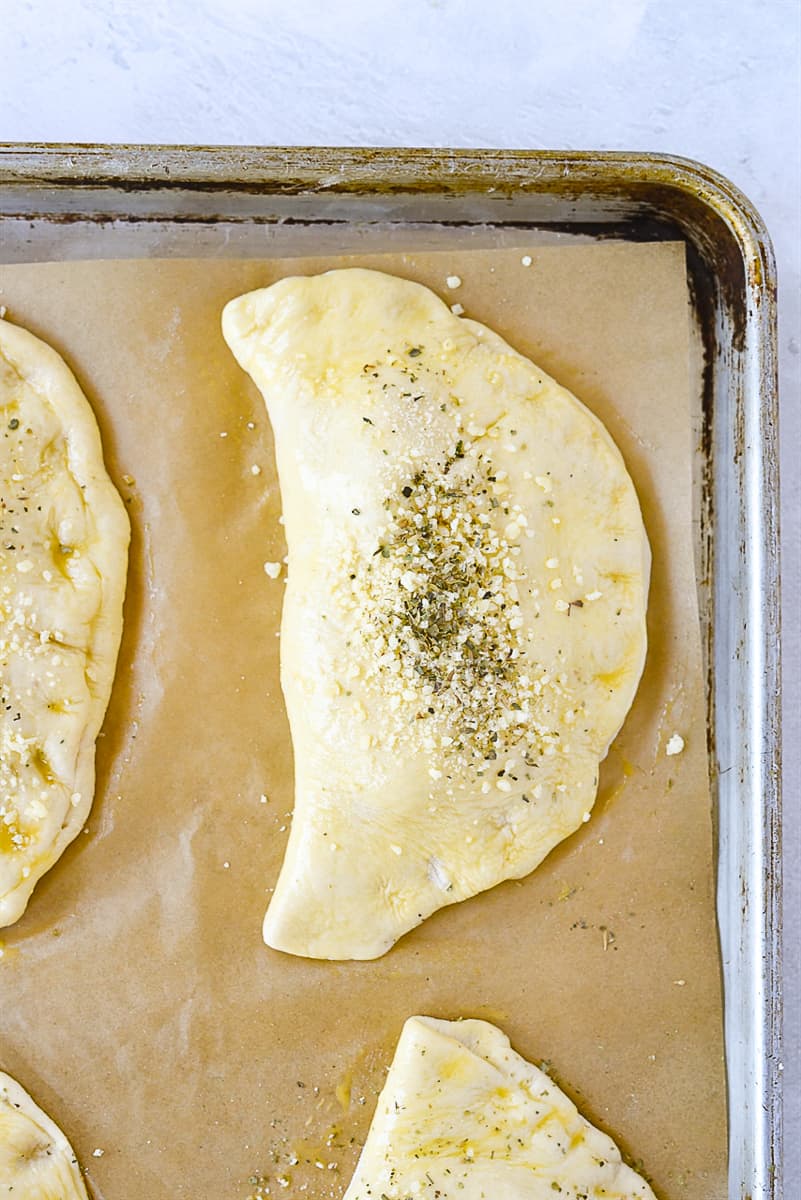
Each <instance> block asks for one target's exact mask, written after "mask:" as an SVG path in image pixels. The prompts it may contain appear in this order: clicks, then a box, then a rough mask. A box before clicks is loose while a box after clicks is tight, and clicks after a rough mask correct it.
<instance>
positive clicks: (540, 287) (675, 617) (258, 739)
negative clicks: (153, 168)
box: [0, 244, 726, 1200]
mask: <svg viewBox="0 0 801 1200" xmlns="http://www.w3.org/2000/svg"><path fill="white" fill-rule="evenodd" d="M523 253H530V255H531V257H532V260H533V262H532V265H531V266H530V267H524V266H523V265H522V263H521V255H522V254H523ZM683 254H684V251H683V247H682V246H677V245H669V244H660V245H625V244H609V245H595V246H572V247H544V248H536V247H531V248H530V249H527V248H525V247H523V248H521V249H520V250H519V251H513V252H512V251H492V252H479V251H470V252H458V251H454V250H449V251H448V252H447V254H444V255H436V254H433V253H430V252H427V253H425V254H419V255H414V254H410V255H407V256H403V255H398V254H396V255H393V256H391V257H389V258H380V257H377V256H360V257H358V258H353V259H350V260H348V261H349V262H358V263H360V264H365V265H380V266H382V267H384V268H385V269H389V270H395V271H396V272H397V273H399V274H403V275H406V276H408V277H411V278H416V279H419V280H420V281H421V282H424V283H427V284H429V285H430V286H433V287H434V288H435V289H436V290H438V291H439V292H440V294H443V295H447V296H448V297H449V299H451V300H455V299H458V300H459V302H460V303H462V304H463V305H464V307H465V309H466V311H467V314H468V315H469V316H471V317H476V318H478V319H479V320H483V321H486V322H487V323H488V324H490V325H492V326H493V327H494V328H496V329H497V330H498V331H499V332H500V333H502V334H503V335H504V336H506V337H507V338H508V339H509V340H510V341H511V342H512V344H513V345H515V346H516V347H517V348H518V349H520V350H522V351H523V352H524V353H528V354H530V355H531V356H532V357H534V358H535V359H536V360H537V361H538V362H540V363H541V364H542V366H543V367H545V369H546V370H548V371H550V372H551V373H552V374H553V375H555V376H556V378H557V379H559V381H560V382H562V383H564V384H566V385H567V386H568V387H570V388H572V389H573V390H574V391H575V392H576V393H577V394H578V395H579V396H580V397H581V398H582V399H583V400H584V401H585V402H586V403H587V404H588V405H589V407H590V408H591V409H592V410H593V411H595V412H596V413H597V414H598V415H599V416H600V417H601V418H602V419H603V420H604V421H605V422H606V424H607V426H608V427H609V429H610V431H611V432H612V434H613V436H614V437H615V438H616V440H617V442H618V444H619V445H620V447H621V449H622V451H623V453H624V456H625V457H626V460H627V463H628V465H629V468H630V470H631V472H632V474H633V476H634V479H635V482H636V484H637V487H638V491H639V494H640V497H641V500H642V503H643V510H644V514H645V520H646V525H647V527H648V531H649V536H650V538H651V543H652V548H653V551H654V572H653V581H652V592H651V607H650V613H649V629H650V639H651V643H650V651H649V658H648V664H647V667H646V673H645V677H644V680H643V684H642V686H641V689H640V692H639V694H638V697H637V700H636V702H635V705H634V708H633V710H632V713H631V715H630V717H629V720H628V721H627V723H626V726H625V727H624V730H623V732H622V733H621V735H620V737H619V738H618V739H617V741H616V743H615V745H614V747H613V749H612V751H611V752H610V755H609V758H608V760H607V762H606V764H605V765H604V768H603V771H602V777H601V778H602V783H601V793H600V798H599V802H598V804H597V806H596V809H595V812H594V815H593V819H592V821H591V822H590V823H589V824H588V825H587V826H586V827H584V828H583V829H582V830H581V831H579V833H577V834H576V835H575V836H574V837H573V838H571V839H569V841H568V842H567V843H565V844H563V845H562V846H561V847H559V848H558V849H557V850H556V851H555V852H554V853H553V854H552V855H551V856H550V857H549V859H548V860H547V861H546V863H545V864H543V866H542V867H540V868H539V869H538V870H537V871H536V872H535V873H534V874H533V875H532V876H530V877H529V878H528V879H527V880H524V881H522V882H521V883H510V884H506V885H503V886H502V887H500V888H497V889H495V890H494V891H492V892H490V893H486V894H485V895H483V896H481V897H477V898H476V899H474V900H472V901H469V902H467V903H465V904H463V905H460V906H456V907H455V908H453V909H447V910H444V911H443V912H441V913H439V914H437V915H436V916H435V917H433V918H431V919H430V920H429V921H428V922H426V923H425V924H424V925H423V926H422V927H421V928H420V929H419V930H417V931H415V932H414V933H412V934H410V935H409V936H407V937H406V938H405V939H404V940H403V941H402V942H401V943H400V944H399V945H398V946H397V947H396V948H395V949H394V950H393V951H392V952H391V953H390V954H389V955H387V956H386V957H385V958H384V959H381V960H379V961H377V962H373V963H348V964H329V963H311V962H304V961H301V960H294V959H290V958H287V957H285V956H282V955H280V954H277V953H276V952H274V951H271V950H268V949H267V948H266V947H264V946H263V945H262V943H261V939H260V923H261V917H262V914H263V909H264V905H265V903H266V900H267V898H268V889H269V887H270V885H271V883H272V882H273V881H274V879H275V877H276V874H277V871H278V866H279V864H280V859H281V855H282V851H283V846H284V842H285V838H286V827H287V826H288V824H289V812H290V809H291V753H290V747H289V743H288V736H287V728H286V723H285V718H284V714H283V707H282V704H281V697H280V689H279V687H278V639H277V638H276V637H275V633H276V631H277V628H278V616H279V609H280V602H281V596H282V589H283V584H281V583H280V582H273V581H271V580H270V579H268V578H267V576H266V575H265V574H264V571H263V569H262V564H263V562H264V561H265V560H274V559H280V558H281V557H282V555H283V553H284V549H283V544H282V538H281V529H280V526H279V525H278V522H277V517H278V514H279V512H280V504H279V498H278V493H277V486H276V481H275V477H274V468H273V462H272V448H271V439H270V432H269V425H268V423H267V421H266V418H265V416H264V413H263V407H262V404H261V401H260V399H259V397H258V396H257V394H256V393H255V391H254V390H253V388H252V385H251V384H250V383H249V381H248V380H247V379H246V378H245V377H244V376H243V375H242V373H241V372H240V371H239V369H238V368H237V367H236V364H235V363H234V362H233V359H232V357H231V356H230V354H229V352H228V351H227V349H226V347H225V346H224V343H223V342H222V338H221V336H220V333H219V313H220V310H221V308H222V306H223V304H224V302H225V301H226V300H227V299H229V298H230V297H231V296H233V295H236V294H237V293H238V292H239V291H242V290H246V289H248V288H252V287H255V286H259V285H261V284H264V283H267V282H270V281H272V280H273V279H275V278H278V277H279V276H280V275H283V274H287V273H290V272H293V271H301V272H307V271H311V270H318V269H324V268H325V267H328V266H331V265H334V263H335V262H336V261H337V260H332V259H327V260H323V259H317V260H298V259H296V260H290V261H283V262H282V261H278V260H272V261H269V262H261V263H260V262H254V261H252V260H250V261H246V262H243V261H222V260H215V261H208V260H204V261H203V262H186V261H183V262H125V263H102V262H101V263H70V264H49V265H37V266H22V267H20V266H16V267H2V268H0V303H3V304H5V305H7V306H8V309H9V317H10V318H11V319H13V320H18V321H19V322H20V323H22V324H25V325H27V326H28V327H29V328H31V329H33V330H34V332H37V333H39V334H40V335H41V336H43V337H45V338H46V339H47V340H48V341H50V342H51V344H53V345H54V346H56V348H57V349H59V350H60V351H61V352H62V353H64V355H65V357H66V358H67V361H68V362H69V363H70V364H71V366H72V367H73V368H74V369H75V371H76V373H77V374H78V377H79V379H80V381H81V382H82V384H83V386H84V387H85V388H86V390H87V394H88V395H89V397H90V399H91V400H92V402H93V405H94V407H95V411H96V413H97V415H98V419H99V421H100V424H101V428H102V432H103V435H104V444H105V447H106V456H107V461H108V463H109V466H110V469H111V471H112V474H113V476H114V478H115V479H116V481H117V482H118V484H119V486H120V490H121V492H122V494H123V496H124V497H125V499H126V501H127V502H128V507H129V511H130V513H131V519H132V523H133V526H134V540H133V545H132V559H131V576H130V583H129V594H128V600H127V603H126V628H125V634H124V639H123V647H122V652H121V658H120V666H119V670H118V677H117V682H116V685H115V690H114V695H113V698H112V703H111V707H110V710H109V716H108V720H107V722H106V727H105V734H104V736H103V737H102V738H101V740H100V742H99V743H98V793H97V799H96V802H95V807H94V810H93V814H92V817H91V819H90V822H89V825H88V827H87V832H86V833H85V834H83V835H81V836H80V837H79V839H78V842H77V843H76V845H74V846H73V847H72V848H71V850H70V851H68V853H67V854H66V855H65V856H64V858H63V859H62V861H61V863H60V864H59V865H58V866H57V867H56V868H55V869H54V870H53V871H52V872H51V873H50V875H49V876H48V877H47V878H46V879H45V880H44V881H43V882H42V883H41V884H40V885H39V886H38V888H37V891H36V893H35V895H34V899H33V901H32V903H31V906H30V909H29V912H28V914H27V915H26V917H25V918H24V919H23V920H22V921H21V922H20V923H19V925H18V926H16V927H15V928H14V929H12V930H9V931H6V932H5V933H4V935H3V940H4V942H5V953H4V957H3V958H2V960H0V1011H1V1012H2V1014H3V1021H2V1025H3V1029H2V1034H1V1035H0V1038H1V1039H2V1040H1V1041H0V1063H1V1064H2V1066H3V1067H4V1068H5V1069H7V1070H9V1071H10V1072H11V1073H12V1074H15V1075H17V1076H18V1077H19V1078H20V1080H21V1082H23V1083H24V1084H25V1085H26V1086H27V1087H28V1088H29V1089H30V1090H31V1091H32V1092H33V1093H34V1095H35V1096H36V1098H37V1099H38V1101H39V1102H40V1103H42V1104H43V1105H44V1106H45V1107H46V1108H48V1110H49V1111H50V1112H51V1113H52V1114H53V1116H54V1117H56V1118H57V1119H58V1120H59V1121H60V1122H61V1123H62V1125H63V1126H64V1128H65V1129H66V1130H67V1131H68V1133H69V1134H70V1136H71V1137H72V1140H73V1144H74V1145H75V1148H76V1150H77V1152H78V1154H79V1157H80V1158H81V1161H82V1162H83V1164H84V1166H85V1167H86V1168H87V1172H88V1177H89V1181H90V1184H91V1186H92V1187H93V1188H94V1190H95V1194H96V1196H98V1197H102V1198H103V1200H123V1198H126V1200H127V1198H128V1197H130V1196H134V1195H147V1196H148V1197H151V1198H152V1200H166V1198H167V1197H170V1198H173V1197H182V1196H186V1197H189V1196H194V1195H198V1196H204V1197H205V1196H209V1197H211V1196H214V1197H215V1198H218V1197H219V1198H221V1200H223V1198H225V1200H227V1198H228V1197H231V1198H232V1200H240V1198H242V1197H245V1196H247V1195H249V1194H251V1193H253V1192H254V1190H256V1191H258V1186H257V1185H255V1184H251V1183H249V1182H248V1180H249V1178H260V1179H262V1180H263V1181H264V1185H263V1187H262V1189H261V1190H262V1191H263V1192H264V1194H268V1193H267V1192H266V1191H264V1189H265V1188H267V1187H269V1188H270V1189H271V1191H270V1192H269V1194H270V1195H277V1194H288V1195H294V1194H296V1193H297V1194H299V1195H304V1196H309V1197H310V1198H311V1200H322V1198H323V1197H329V1196H330V1197H339V1196H341V1194H342V1192H343V1191H344V1188H345V1186H346V1183H347V1180H348V1178H349V1173H350V1169H351V1166H352V1163H353V1161H354V1160H355V1156H356V1153H357V1150H358V1146H359V1144H360V1143H361V1141H362V1140H363V1136H364V1133H365V1131H366V1127H367V1124H368V1123H369V1118H370V1115H371V1112H372V1108H373V1101H374V1096H375V1093H376V1091H377V1089H378V1088H379V1087H380V1085H381V1082H382V1080H383V1075H384V1068H385V1066H386V1065H387V1063H388V1062H389V1059H390V1057H391V1054H392V1049H393V1047H394V1043H395V1040H396V1038H397V1035H398V1032H399V1030H400V1026H401V1024H402V1022H403V1020H404V1019H405V1017H406V1016H408V1015H409V1014H411V1013H413V1012H427V1013H432V1014H435V1015H440V1016H446V1017H454V1016H460V1015H463V1016H467V1015H476V1016H482V1015H483V1016H486V1017H488V1018H489V1019H493V1020H496V1021H497V1023H499V1024H500V1025H502V1027H503V1028H504V1029H505V1030H506V1032H508V1033H509V1034H510V1036H511V1037H512V1040H513V1042H514V1044H515V1046H516V1048H517V1049H518V1050H519V1051H520V1052H521V1053H523V1054H524V1055H526V1056H527V1057H529V1058H531V1059H533V1060H534V1061H542V1060H547V1061H549V1062H550V1063H552V1064H553V1066H552V1070H553V1072H554V1074H555V1076H556V1077H557V1078H558V1079H559V1081H560V1082H563V1083H564V1085H565V1086H566V1088H567V1090H568V1091H569V1092H570V1094H571V1095H572V1096H573V1097H574V1098H575V1099H576V1101H577V1102H578V1103H579V1105H580V1107H581V1108H582V1111H583V1112H584V1113H585V1114H586V1115H587V1116H588V1117H589V1118H590V1119H592V1120H594V1121H596V1122H597V1123H599V1124H601V1125H602V1126H604V1127H605V1128H606V1129H608V1131H609V1132H610V1133H611V1134H612V1135H613V1136H614V1137H615V1138H616V1139H617V1140H618V1141H619V1143H620V1144H621V1145H622V1147H623V1148H624V1149H625V1150H626V1151H627V1152H628V1153H629V1154H630V1155H631V1157H632V1159H633V1160H634V1161H635V1162H638V1161H641V1162H642V1164H643V1166H644V1169H645V1171H646V1172H647V1173H648V1174H649V1176H650V1177H651V1178H652V1179H653V1181H654V1185H655V1187H656V1190H657V1192H658V1193H659V1194H660V1195H662V1196H664V1197H671V1198H672V1197H682V1198H687V1200H702V1198H703V1200H715V1198H716V1197H723V1196H724V1195H725V1192H726V1185H725V1176H726V1166H725V1163H726V1147H725V1108H724V1077H723V1043H722V1014H721V997H720V983H719V956H718V950H717V936H716V929H715V923H714V875H713V847H712V834H711V821H710V806H709V795H708V785H707V780H706V744H705V721H704V712H705V710H704V698H703V678H702V672H701V663H700V639H699V635H698V621H697V610H696V600H695V584H694V575H693V539H692V527H691V498H690V464H691V458H692V451H693V447H692V444H691V437H690V418H689V386H688V321H687V291H686V283H685V272H684V262H683ZM338 261H339V262H341V261H342V260H338ZM452 274H458V275H459V276H461V278H462V280H463V284H462V287H461V288H459V289H458V292H457V293H449V292H448V289H447V288H446V286H445V279H446V277H447V276H448V275H452ZM250 425H252V426H253V428H250ZM222 434H225V435H226V436H224V437H223V436H221V435H222ZM254 465H256V466H260V467H261V468H262V473H261V474H260V475H253V474H252V472H251V467H252V466H254ZM126 478H127V479H128V480H131V481H132V482H130V483H129V482H125V480H126ZM674 731H677V732H680V733H681V734H682V735H683V736H684V738H685V741H686V748H685V751H684V753H683V754H682V755H680V756H677V757H674V758H668V757H666V755H665V745H666V742H667V739H668V737H669V736H670V734H671V733H673V732H674ZM262 795H265V796H266V797H267V802H266V803H262V801H261V799H260V797H261V796H262ZM282 827H283V828H282ZM96 1149H100V1150H102V1151H103V1154H102V1156H98V1157H95V1156H94V1155H93V1151H94V1150H96ZM295 1158H297V1159H299V1160H300V1161H299V1162H298V1163H297V1164H296V1163H294V1162H293V1161H292V1160H293V1159H295ZM306 1160H309V1161H306ZM318 1162H319V1163H321V1164H322V1166H317V1165H316V1164H317V1163H318ZM329 1164H332V1165H331V1166H330V1167H329ZM279 1177H280V1178H283V1179H285V1180H288V1181H289V1183H288V1186H287V1187H286V1188H285V1187H283V1186H282V1184H281V1182H280V1180H279Z"/></svg>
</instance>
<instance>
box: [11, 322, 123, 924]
mask: <svg viewBox="0 0 801 1200" xmlns="http://www.w3.org/2000/svg"><path fill="white" fill-rule="evenodd" d="M0 487H1V488H2V497H1V500H2V506H1V507H0V527H1V528H0V687H1V688H2V700H3V702H2V707H1V708H0V926H3V925H10V924H12V923H13V922H14V921H16V920H17V919H18V918H19V917H20V916H21V915H22V913H23V912H24V911H25V907H26V905H27V903H28V900H29V898H30V895H31V892H32V891H33V888H34V886H35V884H36V882H37V880H39V879H40V878H41V877H42V875H44V873H45V871H47V870H48V869H49V868H50V867H51V866H52V865H53V863H55V862H56V860H57V859H58V858H59V857H60V856H61V854H62V853H63V852H64V850H65V848H66V847H67V846H68V845H69V843H70V842H71V841H72V840H73V838H74V837H76V835H77V834H78V833H79V832H80V830H81V828H82V827H83V824H84V822H85V821H86V818H87V816H88V814H89V810H90V808H91V806H92V799H93V796H94V786H95V739H96V738H97V735H98V733H99V731H100V726H101V725H102V723H103V717H104V715H105V712H106V707H107V705H108V701H109V696H110V694H111V685H112V681H113V679H114V670H115V667H116V662H117V651H118V649H119V644H120V636H121V633H122V602H123V597H124V594H125V580H126V572H127V563H128V541H129V537H130V528H129V524H128V517H127V514H126V512H125V508H124V506H123V503H122V500H121V499H120V497H119V495H118V494H117V491H116V490H115V488H114V485H113V484H112V483H111V480H110V479H109V477H108V475H107V474H106V470H105V467H104V465H103V451H102V447H101V444H100V434H99V431H98V428H97V423H96V421H95V418H94V414H93V413H92V410H91V408H90V406H89V402H88V401H87V399H86V397H85V396H84V395H83V393H82V391H81V389H80V388H79V386H78V384H77V383H76V381H75V378H74V376H73V375H72V373H71V372H70V370H69V368H68V367H67V366H66V364H65V363H64V362H63V360H62V359H61V358H60V357H59V355H58V354H56V352H55V351H54V350H53V349H51V347H50V346H47V345H45V343H44V342H42V341H40V340H39V339H38V338H36V337H34V336H33V334H31V333H28V332H27V331H26V330H24V329H20V328H19V327H18V326H15V325H12V324H11V323H10V322H8V321H5V320H0Z"/></svg>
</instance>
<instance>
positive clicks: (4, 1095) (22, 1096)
mask: <svg viewBox="0 0 801 1200" xmlns="http://www.w3.org/2000/svg"><path fill="white" fill-rule="evenodd" d="M0 1193H2V1194H3V1195H8V1196H11V1197H12V1200H13V1198H15V1197H19V1200H87V1195H86V1188H85V1187H84V1184H83V1179H82V1177H81V1168H80V1167H79V1165H78V1160H77V1158H76V1157H75V1154H74V1152H73V1149H72V1146H71V1145H70V1144H69V1142H68V1141H67V1139H66V1137H65V1136H64V1134H63V1133H62V1132H61V1130H60V1129H59V1127H58V1126H57V1125H56V1124H55V1122H54V1121H52V1120H51V1119H50V1117H48V1115H47V1113H44V1112H42V1110H41V1108H39V1107H38V1106H37V1105H36V1104H35V1103H34V1102H33V1100H32V1099H31V1097H30V1096H29V1095H28V1093H27V1092H26V1091H25V1089H24V1088H22V1087H20V1085H19V1084H18V1083H17V1081H16V1080H15V1079H12V1078H11V1076H10V1075H6V1074H4V1073H3V1072H2V1071H0Z"/></svg>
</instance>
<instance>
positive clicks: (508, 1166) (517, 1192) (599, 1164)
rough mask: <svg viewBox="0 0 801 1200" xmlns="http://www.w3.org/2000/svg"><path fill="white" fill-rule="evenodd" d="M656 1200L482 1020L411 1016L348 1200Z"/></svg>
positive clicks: (606, 1141)
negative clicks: (454, 1199) (446, 1199)
mask: <svg viewBox="0 0 801 1200" xmlns="http://www.w3.org/2000/svg"><path fill="white" fill-rule="evenodd" d="M409 1196H415V1197H419V1198H420V1200H426V1198H429V1200H435V1198H436V1197H446V1196H459V1197H461V1200H490V1198H491V1200H554V1197H556V1198H558V1200H655V1197H654V1193H653V1192H652V1191H651V1188H650V1187H649V1186H648V1184H647V1183H646V1182H645V1180H644V1179H643V1178H642V1177H641V1176H640V1175H637V1174H636V1172H634V1171H633V1170H632V1169H631V1168H630V1167H628V1166H626V1164H625V1163H624V1162H623V1160H622V1158H621V1156H620V1151H619V1150H618V1148H617V1146H616V1145H615V1143H614V1142H613V1141H612V1139H611V1138H610V1137H608V1136H607V1134H605V1133H602V1132H601V1130H600V1129H596V1128H595V1126H593V1125H590V1123H589V1121H586V1120H585V1119H584V1118H583V1117H582V1116H581V1114H580V1113H579V1111H578V1110H577V1108H576V1106H575V1104H573V1102H572V1101H571V1100H570V1099H568V1097H567V1096H566V1095H565V1094H564V1092H563V1091H561V1090H560V1088H558V1087H557V1086H556V1084H555V1083H554V1082H553V1081H552V1080H551V1079H549V1078H548V1076H547V1075H546V1074H544V1072H542V1071H541V1070H540V1069H539V1068H538V1067H535V1066H533V1065H532V1064H531V1063H529V1062H526V1060H525V1059H524V1058H521V1057H520V1055H519V1054H516V1053H515V1051H514V1050H513V1049H512V1047H511V1046H510V1044H509V1039H508V1038H507V1037H506V1036H505V1034H503V1033H501V1031H500V1029H497V1028H496V1027H495V1026H494V1025H490V1024H489V1023H488V1022H487V1021H475V1020H468V1021H439V1020H436V1019H434V1018H432V1017H410V1018H409V1020H408V1021H407V1022H406V1024H405V1025H404V1027H403V1032H402V1033H401V1037H400V1041H399V1042H398V1046H397V1049H396V1051H395V1057H394V1059H393V1062H392V1066H391V1067H390V1070H389V1075H388V1076H387V1081H386V1083H385V1085H384V1088H383V1090H382V1092H381V1095H380V1096H379V1097H378V1103H377V1105H376V1110H375V1115H374V1116H373V1121H372V1124H371V1126H370V1132H369V1133H368V1135H367V1141H366V1142H365V1145H364V1149H363V1150H362V1153H361V1157H360V1158H359V1162H358V1165H357V1167H356V1171H355V1173H354V1176H353V1179H352V1180H351V1183H350V1186H349V1187H348V1190H347V1191H346V1193H345V1196H344V1200H379V1197H382V1198H383V1200H406V1198H407V1197H409Z"/></svg>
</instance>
